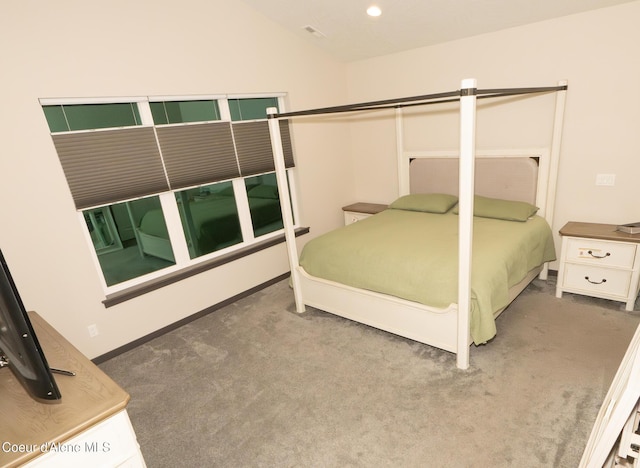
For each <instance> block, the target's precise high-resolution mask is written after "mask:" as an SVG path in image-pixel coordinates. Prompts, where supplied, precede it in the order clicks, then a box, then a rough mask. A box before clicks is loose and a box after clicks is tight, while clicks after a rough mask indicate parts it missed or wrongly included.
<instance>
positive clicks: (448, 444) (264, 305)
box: [100, 278, 640, 468]
mask: <svg viewBox="0 0 640 468" xmlns="http://www.w3.org/2000/svg"><path fill="white" fill-rule="evenodd" d="M553 279H554V278H552V279H551V281H550V282H549V283H545V282H542V281H539V280H536V281H535V282H534V283H532V284H531V285H530V286H529V287H528V288H527V290H525V292H523V293H522V294H521V295H520V297H518V298H517V299H516V301H515V302H514V303H512V305H511V306H510V307H509V308H508V309H507V310H506V311H505V312H504V313H503V314H502V316H501V317H499V319H498V336H497V337H496V338H495V339H494V340H493V341H492V342H490V343H489V344H488V345H485V346H480V347H475V346H473V347H472V349H471V368H470V369H469V370H468V371H461V370H458V369H456V367H455V356H454V355H453V354H450V353H447V352H444V351H440V350H437V349H434V348H431V347H429V346H426V345H422V344H419V343H415V342H412V341H409V340H406V339H403V338H400V337H397V336H394V335H390V334H387V333H385V332H382V331H379V330H375V329H372V328H369V327H366V326H363V325H360V324H357V323H353V322H350V321H347V320H345V319H342V318H339V317H336V316H332V315H330V314H326V313H324V312H320V311H317V310H313V309H308V311H307V312H306V313H304V314H302V315H298V314H296V313H295V312H294V306H293V294H292V291H291V290H290V289H289V287H288V283H287V281H286V280H285V281H282V282H279V283H277V284H275V285H273V286H270V287H268V288H266V289H264V290H262V291H261V292H258V293H256V294H254V295H252V296H251V297H248V298H245V299H243V300H240V301H238V302H237V303H234V304H232V305H230V306H228V307H225V308H223V309H220V310H218V311H216V312H214V313H212V314H210V315H208V316H205V317H203V318H200V319H198V320H196V321H194V322H192V323H190V324H188V325H186V326H183V327H181V328H180V329H177V330H175V331H173V332H170V333H168V334H166V335H164V336H162V337H159V338H157V339H154V340H153V341H150V342H148V343H147V344H144V345H142V346H139V347H138V348H136V349H134V350H132V351H129V352H127V353H125V354H122V355H120V356H118V357H116V358H113V359H111V360H109V361H107V362H105V363H103V364H101V366H100V367H101V368H102V369H103V370H104V371H105V372H106V373H107V374H109V375H110V376H111V377H112V378H113V379H114V380H115V381H117V382H118V383H119V384H120V385H121V386H122V387H124V388H125V389H126V390H127V391H128V392H129V393H130V394H131V402H130V404H129V407H128V410H129V415H130V417H131V420H132V423H133V426H134V429H135V431H136V433H137V436H138V441H139V443H140V445H141V449H142V453H143V455H144V457H145V459H146V462H147V464H148V466H149V467H150V468H156V467H177V466H191V467H214V466H219V467H385V466H393V467H449V466H451V467H472V466H473V467H574V466H577V465H578V462H579V460H580V457H581V455H582V451H583V449H584V445H585V443H586V441H587V438H588V436H589V433H590V431H591V427H592V424H593V422H594V420H595V418H596V415H597V412H598V410H599V407H600V404H601V402H602V399H603V397H604V395H605V393H606V391H607V389H608V386H609V383H610V381H611V380H612V378H613V376H614V374H615V372H616V370H617V367H618V365H619V362H620V359H621V358H622V356H623V355H624V352H625V350H626V347H627V345H628V343H629V341H630V340H631V337H632V336H633V333H634V331H635V328H636V326H637V325H638V322H639V320H640V313H639V312H632V313H629V312H625V311H624V309H623V304H621V303H617V302H612V301H606V300H596V299H591V298H587V297H582V296H577V295H571V294H565V296H564V297H563V298H562V299H557V298H555V297H554V295H553V287H554V284H553ZM636 309H637V307H636Z"/></svg>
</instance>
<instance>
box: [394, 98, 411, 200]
mask: <svg viewBox="0 0 640 468" xmlns="http://www.w3.org/2000/svg"><path fill="white" fill-rule="evenodd" d="M396 156H397V158H398V196H399V197H401V196H403V195H408V194H409V189H410V181H409V159H408V158H407V157H406V155H405V154H404V126H403V121H402V108H401V107H396Z"/></svg>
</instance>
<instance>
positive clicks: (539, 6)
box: [242, 0, 634, 61]
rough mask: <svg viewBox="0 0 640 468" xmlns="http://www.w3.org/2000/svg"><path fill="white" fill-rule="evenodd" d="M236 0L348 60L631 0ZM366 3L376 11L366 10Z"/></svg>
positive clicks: (335, 55) (384, 53)
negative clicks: (378, 13)
mask: <svg viewBox="0 0 640 468" xmlns="http://www.w3.org/2000/svg"><path fill="white" fill-rule="evenodd" d="M242 1H243V2H244V3H246V4H248V5H249V6H251V7H253V8H254V9H255V10H257V11H259V12H260V13H262V14H264V15H265V16H267V17H268V18H270V19H272V20H273V21H275V22H276V23H279V24H280V25H282V26H284V27H285V28H287V29H289V30H291V31H292V32H293V33H294V34H295V35H297V36H298V37H300V38H301V39H302V40H305V41H309V42H311V43H313V44H315V45H317V46H318V47H321V48H322V49H324V50H326V51H327V52H328V53H330V54H331V55H333V56H334V57H335V58H337V59H338V60H341V61H354V60H360V59H366V58H371V57H376V56H380V55H386V54H391V53H395V52H400V51H403V50H409V49H414V48H416V47H423V46H428V45H433V44H438V43H442V42H447V41H451V40H455V39H461V38H464V37H470V36H475V35H478V34H483V33H488V32H493V31H498V30H501V29H506V28H511V27H515V26H521V25H524V24H529V23H535V22H538V21H544V20H547V19H551V18H556V17H560V16H566V15H571V14H575V13H581V12H584V11H588V10H594V9H597V8H603V7H608V6H613V5H618V4H621V3H627V2H629V1H634V0H242ZM372 4H376V5H378V6H380V7H381V8H382V15H381V16H380V17H378V18H371V17H368V16H367V15H366V13H365V10H366V9H367V7H369V6H370V5H372ZM306 26H311V27H312V28H314V29H315V30H317V31H319V32H320V33H321V34H322V36H321V37H319V36H318V35H314V34H311V33H309V32H308V31H306V30H305V27H306Z"/></svg>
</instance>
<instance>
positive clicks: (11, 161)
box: [0, 0, 352, 365]
mask: <svg viewBox="0 0 640 468" xmlns="http://www.w3.org/2000/svg"><path fill="white" fill-rule="evenodd" d="M0 57H2V61H1V63H2V79H1V84H2V86H1V88H0V89H1V91H0V93H1V96H2V100H1V102H2V105H3V110H2V112H0V137H1V138H0V155H1V156H0V174H2V177H1V182H0V196H1V198H0V199H1V201H0V220H1V223H2V224H1V226H0V248H2V249H3V251H4V253H5V256H6V257H7V261H8V262H9V265H10V267H11V269H12V272H13V276H14V278H15V281H16V283H17V285H18V287H19V289H20V291H21V293H22V296H23V300H24V302H25V305H26V307H27V308H28V309H35V310H38V312H40V314H41V315H43V316H44V317H45V318H46V319H47V320H49V321H50V322H51V323H52V324H53V325H54V326H55V327H56V328H57V329H58V330H59V331H60V332H61V333H62V334H63V335H64V336H65V337H66V338H67V339H69V340H70V341H71V342H72V343H74V344H75V345H76V346H77V347H78V348H79V349H80V350H81V351H82V352H84V353H85V354H86V355H87V356H88V357H90V358H93V357H96V356H98V355H101V354H103V353H105V352H108V351H110V350H112V349H114V348H117V347H118V346H121V345H123V344H125V343H128V342H130V341H132V340H135V339H137V338H139V337H141V336H144V335H146V334H148V333H150V332H153V331H155V330H157V329H159V328H161V327H163V326H165V325H167V324H170V323H172V322H175V321H177V320H179V319H181V318H184V317H186V316H188V315H191V314H193V313H196V312H198V311H200V310H202V309H205V308H207V307H209V306H211V305H213V304H216V303H218V302H220V301H222V300H224V299H227V298H228V297H231V296H233V295H235V294H238V293H240V292H242V291H245V290H247V289H249V288H251V287H253V286H256V285H258V284H261V283H263V282H265V281H268V280H269V279H271V278H274V277H276V276H278V275H280V274H282V273H284V272H286V271H287V270H288V263H287V257H286V251H285V249H284V247H283V246H282V245H280V246H278V247H274V248H271V249H268V250H266V251H263V252H261V253H259V254H256V255H254V256H252V257H250V258H245V259H243V260H240V261H237V262H234V263H232V264H228V265H225V266H223V267H220V268H218V269H216V270H213V271H209V272H207V273H203V274H200V275H198V276H196V277H193V278H190V279H187V280H183V281H181V282H179V283H176V284H173V285H171V286H169V287H165V288H164V289H162V290H160V291H156V292H153V293H149V294H146V295H144V296H142V297H139V298H137V299H134V300H130V301H128V302H126V303H124V304H120V305H117V306H114V307H111V308H109V309H105V308H104V306H103V305H102V303H101V301H102V300H103V299H104V294H103V291H102V288H101V286H100V284H99V280H98V276H97V272H96V271H95V268H94V264H93V261H92V258H91V256H90V254H89V248H88V246H87V243H86V241H85V238H84V236H83V232H82V229H83V226H82V224H81V222H80V221H79V219H78V216H77V213H76V211H75V208H74V206H73V203H72V200H71V197H70V193H69V189H68V187H67V185H66V180H65V178H64V175H63V173H62V170H61V167H60V164H59V162H58V160H57V155H56V152H55V150H54V147H53V144H52V141H51V137H50V136H49V132H48V128H47V124H46V121H45V119H44V116H43V113H42V110H41V108H40V106H39V103H38V98H55V97H88V96H138V95H187V94H213V93H252V92H281V91H284V92H288V93H289V105H290V108H292V109H294V108H295V109H300V108H307V107H318V106H321V105H326V104H327V103H341V102H344V100H345V99H346V76H345V65H344V64H340V63H338V62H335V61H334V60H332V59H330V58H329V57H328V56H327V55H325V54H324V53H322V52H320V51H319V50H317V49H315V48H312V47H310V46H308V45H304V44H301V43H300V41H298V40H296V39H295V38H294V37H292V36H290V35H289V34H288V33H286V32H284V31H283V30H282V29H281V28H279V27H277V26H275V25H274V24H273V23H271V22H269V21H267V20H266V19H264V17H262V16H260V15H258V14H256V13H255V12H253V11H252V10H250V9H248V8H247V7H245V6H244V4H242V3H241V2H236V1H232V0H226V1H225V0H183V1H180V2H166V1H153V2H152V1H145V2H140V1H129V0H116V1H110V2H87V1H83V0H59V1H55V2H42V1H35V0H34V1H30V0H27V1H22V2H8V3H7V2H5V4H4V5H3V11H2V15H0ZM296 127H299V128H295V127H294V132H295V135H294V137H295V143H296V146H297V150H298V151H297V153H298V159H299V166H300V168H301V169H300V176H301V177H300V180H299V186H300V187H301V192H302V193H301V201H302V208H303V210H304V214H305V215H304V219H303V222H304V223H306V224H308V225H311V226H312V228H313V229H314V232H315V231H317V230H326V229H329V228H330V227H334V226H336V225H337V224H338V223H339V221H340V219H341V218H340V217H341V213H340V210H339V206H340V205H341V203H342V202H343V201H344V200H345V199H348V198H351V197H352V195H351V194H350V193H348V191H350V190H351V188H350V187H351V176H350V174H349V171H348V169H349V166H348V164H345V161H346V160H347V155H346V153H345V148H346V147H347V146H348V145H347V143H346V138H347V136H348V134H347V131H346V129H345V128H339V127H335V126H334V127H333V128H332V129H327V128H326V127H325V128H321V129H319V130H318V131H317V132H316V131H315V130H314V124H313V123H312V122H306V123H304V124H300V125H296ZM327 131H330V132H331V138H327V137H325V138H318V134H320V135H321V136H322V135H323V134H324V133H326V132H327ZM316 161H322V163H321V164H317V163H316ZM335 168H342V170H339V171H336V170H335ZM329 177H330V178H331V179H332V180H334V181H336V182H337V186H336V188H334V190H332V191H327V190H326V180H328V178H329ZM317 193H322V194H323V195H322V197H318V196H317ZM336 206H337V207H338V208H337V209H336ZM89 324H97V325H98V329H99V331H100V334H99V335H98V336H97V337H95V338H89V335H88V332H87V326H88V325H89ZM51 364H52V365H53V363H51Z"/></svg>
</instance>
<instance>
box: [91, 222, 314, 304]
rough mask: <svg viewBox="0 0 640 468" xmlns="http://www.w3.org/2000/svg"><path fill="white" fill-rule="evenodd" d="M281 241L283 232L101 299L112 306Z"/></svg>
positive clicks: (303, 231) (305, 230)
mask: <svg viewBox="0 0 640 468" xmlns="http://www.w3.org/2000/svg"><path fill="white" fill-rule="evenodd" d="M308 232H309V228H308V227H301V228H297V229H296V231H295V233H296V237H298V236H302V235H304V234H307V233H308ZM283 242H285V238H284V234H281V235H279V236H277V237H273V238H271V239H267V240H265V241H261V242H257V243H255V244H252V245H250V246H248V247H246V248H244V249H240V250H236V251H235V252H231V253H229V254H226V255H221V256H220V257H216V258H213V259H211V260H208V261H205V262H202V263H199V264H197V265H193V266H191V267H187V268H185V269H183V270H180V271H177V272H174V273H171V274H168V275H166V276H163V277H162V278H157V279H154V280H151V281H148V282H146V283H143V284H140V285H138V286H134V287H131V288H127V289H125V290H123V291H118V292H117V293H113V294H109V295H108V296H107V297H106V298H105V300H104V301H102V303H103V304H104V306H105V307H107V308H108V307H112V306H114V305H117V304H120V303H121V302H125V301H128V300H129V299H133V298H136V297H138V296H142V295H143V294H147V293H149V292H151V291H155V290H156V289H160V288H163V287H165V286H168V285H170V284H173V283H176V282H178V281H182V280H183V279H185V278H189V277H190V276H194V275H197V274H200V273H202V272H204V271H207V270H211V269H213V268H216V267H219V266H221V265H224V264H225V263H229V262H233V261H234V260H238V259H240V258H243V257H247V256H249V255H251V254H253V253H256V252H259V251H261V250H264V249H267V248H269V247H272V246H274V245H277V244H281V243H283Z"/></svg>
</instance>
